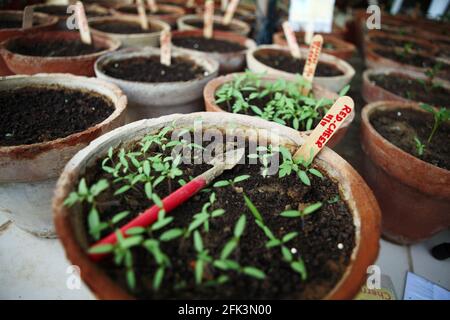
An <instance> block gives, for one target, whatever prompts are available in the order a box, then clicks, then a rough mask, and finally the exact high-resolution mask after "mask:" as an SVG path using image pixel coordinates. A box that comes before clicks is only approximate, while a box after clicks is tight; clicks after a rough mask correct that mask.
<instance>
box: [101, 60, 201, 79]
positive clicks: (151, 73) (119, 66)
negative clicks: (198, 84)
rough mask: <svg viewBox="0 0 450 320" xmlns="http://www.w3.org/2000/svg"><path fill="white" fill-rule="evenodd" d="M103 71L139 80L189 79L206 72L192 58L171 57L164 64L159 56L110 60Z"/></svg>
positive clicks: (198, 76) (116, 76)
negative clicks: (170, 62) (169, 62)
mask: <svg viewBox="0 0 450 320" xmlns="http://www.w3.org/2000/svg"><path fill="white" fill-rule="evenodd" d="M103 71H104V72H105V73H106V74H107V75H108V76H110V77H113V78H117V79H123V80H128V81H139V82H176V81H189V80H193V79H199V78H202V77H204V76H205V74H206V70H205V69H203V67H201V66H198V65H197V64H195V63H194V62H193V61H192V60H189V59H186V58H179V57H172V64H171V65H170V66H166V65H163V64H161V63H160V57H159V56H152V57H148V58H147V57H136V58H129V59H124V60H118V61H111V62H109V63H107V64H106V65H105V66H103Z"/></svg>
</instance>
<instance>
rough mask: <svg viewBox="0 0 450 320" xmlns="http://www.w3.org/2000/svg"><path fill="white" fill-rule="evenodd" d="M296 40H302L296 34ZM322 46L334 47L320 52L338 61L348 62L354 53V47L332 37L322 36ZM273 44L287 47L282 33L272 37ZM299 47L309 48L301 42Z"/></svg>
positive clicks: (298, 34)
mask: <svg viewBox="0 0 450 320" xmlns="http://www.w3.org/2000/svg"><path fill="white" fill-rule="evenodd" d="M296 36H297V39H303V38H301V37H300V33H298V32H296ZM323 40H324V44H327V43H328V44H331V45H333V46H334V48H332V49H329V48H322V52H324V53H327V54H330V55H332V56H335V57H338V58H340V59H344V60H348V59H350V58H351V57H352V56H353V54H354V53H355V52H356V47H355V46H354V45H353V44H351V43H349V42H347V41H344V40H342V39H339V38H336V37H334V36H330V35H324V36H323ZM273 43H274V44H277V45H279V46H283V47H287V45H288V44H287V41H286V38H285V36H284V32H277V33H275V34H274V35H273ZM299 44H300V47H302V48H309V46H308V45H306V44H304V43H303V41H301V43H299Z"/></svg>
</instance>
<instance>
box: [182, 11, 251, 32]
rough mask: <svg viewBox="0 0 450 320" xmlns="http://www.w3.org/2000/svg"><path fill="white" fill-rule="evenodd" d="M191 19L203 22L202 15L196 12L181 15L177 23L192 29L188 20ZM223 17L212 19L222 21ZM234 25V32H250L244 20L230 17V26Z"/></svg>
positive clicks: (217, 21)
mask: <svg viewBox="0 0 450 320" xmlns="http://www.w3.org/2000/svg"><path fill="white" fill-rule="evenodd" d="M192 20H194V21H195V20H197V21H201V22H203V17H202V16H199V15H198V14H188V15H185V16H183V17H180V18H178V20H177V23H178V24H179V23H183V24H185V25H188V26H189V27H192V28H194V29H196V28H195V27H194V26H192V25H190V24H189V22H190V21H192ZM222 20H223V17H220V16H213V21H214V22H216V23H222ZM233 25H234V26H235V32H239V33H242V34H244V33H245V34H249V33H250V26H249V25H248V23H246V22H244V21H240V20H237V19H231V22H230V28H231V29H233V27H232V26H233ZM227 32H233V31H227Z"/></svg>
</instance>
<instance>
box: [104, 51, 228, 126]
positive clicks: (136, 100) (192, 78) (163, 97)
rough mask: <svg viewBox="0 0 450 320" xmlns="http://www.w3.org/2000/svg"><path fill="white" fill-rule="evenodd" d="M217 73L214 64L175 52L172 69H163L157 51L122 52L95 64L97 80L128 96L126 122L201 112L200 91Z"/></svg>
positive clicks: (164, 66) (207, 59) (209, 60)
mask: <svg viewBox="0 0 450 320" xmlns="http://www.w3.org/2000/svg"><path fill="white" fill-rule="evenodd" d="M218 71H219V64H218V62H217V61H215V60H213V59H210V58H207V57H205V56H204V55H194V54H191V55H186V54H185V53H183V52H179V51H178V50H172V62H171V65H170V66H166V65H163V64H161V62H160V49H158V48H151V47H146V48H142V49H135V48H128V49H123V50H120V51H118V52H115V53H112V54H108V55H105V56H103V57H101V58H100V59H99V60H98V61H97V62H96V64H95V73H96V75H97V77H98V78H101V79H104V80H106V81H108V82H112V83H115V84H117V85H118V86H119V87H120V88H122V90H123V91H124V92H125V94H126V95H127V97H128V100H129V108H128V118H129V119H128V120H129V121H136V120H139V119H146V118H153V117H157V116H160V115H165V114H172V113H189V112H193V111H199V110H202V109H203V99H202V93H203V88H204V86H205V85H206V83H207V82H208V81H210V80H211V79H212V78H214V77H216V76H217V74H218Z"/></svg>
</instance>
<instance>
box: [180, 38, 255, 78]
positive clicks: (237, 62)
mask: <svg viewBox="0 0 450 320" xmlns="http://www.w3.org/2000/svg"><path fill="white" fill-rule="evenodd" d="M184 37H203V30H185V31H174V32H172V39H176V38H184ZM213 39H218V40H226V41H230V42H234V43H238V44H240V45H241V46H244V47H246V49H244V50H242V51H237V52H226V53H220V52H204V51H198V50H193V49H185V48H183V47H177V46H175V45H174V48H177V49H179V50H180V51H181V52H185V53H186V54H187V55H189V54H194V53H195V54H203V55H205V56H207V57H210V58H211V59H215V60H217V61H218V62H219V65H220V67H219V72H220V73H221V74H227V73H230V72H237V71H242V70H243V69H244V68H245V54H246V53H247V50H248V49H252V48H255V47H256V43H255V41H253V40H252V39H249V38H246V37H243V36H240V35H238V34H235V33H232V32H221V31H215V32H214V34H213Z"/></svg>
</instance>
